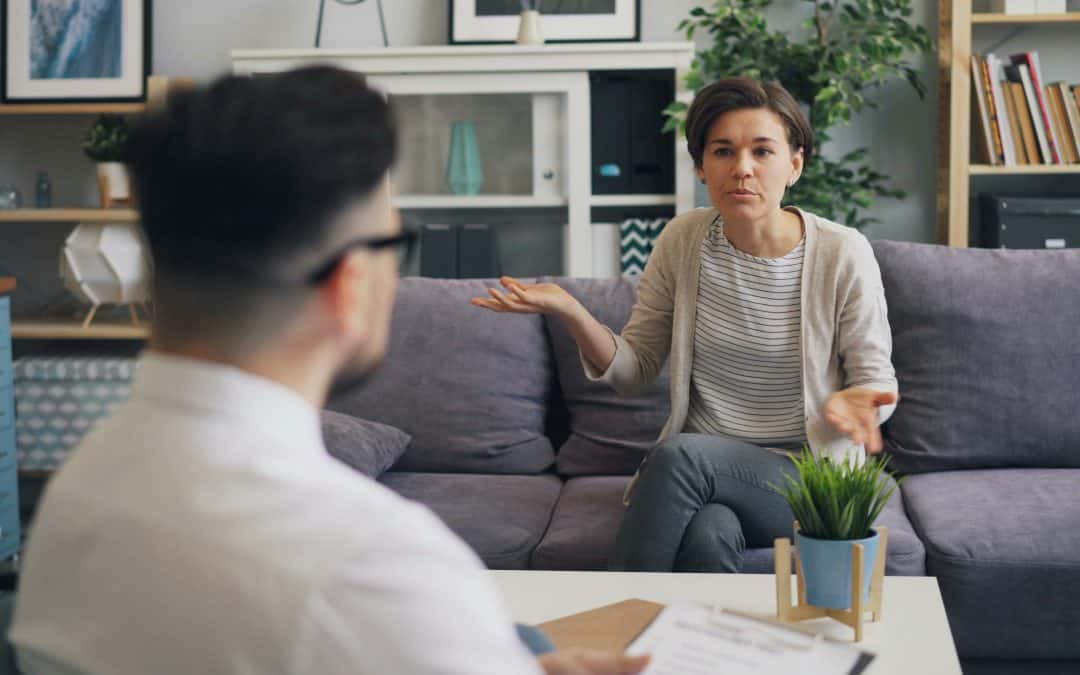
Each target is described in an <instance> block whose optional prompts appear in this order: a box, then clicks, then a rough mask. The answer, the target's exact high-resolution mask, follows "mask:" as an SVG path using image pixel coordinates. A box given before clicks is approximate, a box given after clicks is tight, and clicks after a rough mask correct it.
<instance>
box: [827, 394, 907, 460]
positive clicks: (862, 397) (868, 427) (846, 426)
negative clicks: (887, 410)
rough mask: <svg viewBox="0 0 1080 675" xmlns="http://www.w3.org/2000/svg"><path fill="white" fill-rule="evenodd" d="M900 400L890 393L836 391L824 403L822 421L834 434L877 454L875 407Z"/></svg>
mask: <svg viewBox="0 0 1080 675" xmlns="http://www.w3.org/2000/svg"><path fill="white" fill-rule="evenodd" d="M898 400H900V397H899V396H897V395H896V394H895V393H894V392H891V391H877V390H876V389H869V388H867V387H850V388H848V389H844V390H842V391H838V392H836V393H835V394H833V395H832V396H830V397H829V400H828V401H827V402H826V403H825V419H826V420H827V421H828V422H829V424H831V425H833V427H835V428H836V430H837V431H839V432H840V433H842V434H846V435H847V436H849V437H850V438H851V440H852V441H854V442H855V443H858V444H860V445H865V446H866V450H867V452H869V453H870V454H872V455H876V454H877V453H879V452H881V445H882V444H881V430H880V429H879V428H878V408H880V407H881V406H883V405H891V404H893V403H896V402H897V401H898Z"/></svg>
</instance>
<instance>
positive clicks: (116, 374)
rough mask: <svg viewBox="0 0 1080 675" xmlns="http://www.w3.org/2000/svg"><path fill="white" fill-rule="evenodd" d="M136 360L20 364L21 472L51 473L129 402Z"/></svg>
mask: <svg viewBox="0 0 1080 675" xmlns="http://www.w3.org/2000/svg"><path fill="white" fill-rule="evenodd" d="M134 367H135V361H134V359H121V358H95V357H55V358H22V359H19V360H18V361H16V362H15V366H14V375H15V411H16V412H15V436H16V447H17V449H18V455H19V468H20V469H23V470H52V469H55V468H57V467H58V466H60V465H61V464H62V463H63V462H64V460H65V459H67V456H68V453H69V452H70V451H71V449H72V448H73V447H74V446H75V445H77V444H78V443H79V441H81V440H82V438H83V436H85V435H86V433H87V431H89V430H90V429H91V428H93V426H94V425H95V424H96V423H97V422H98V421H100V420H101V419H102V418H105V417H108V416H109V415H110V414H111V413H112V412H113V411H114V410H115V409H116V407H117V406H118V405H120V404H121V403H123V402H124V401H126V400H127V399H128V398H129V397H130V396H131V377H132V373H133V371H134Z"/></svg>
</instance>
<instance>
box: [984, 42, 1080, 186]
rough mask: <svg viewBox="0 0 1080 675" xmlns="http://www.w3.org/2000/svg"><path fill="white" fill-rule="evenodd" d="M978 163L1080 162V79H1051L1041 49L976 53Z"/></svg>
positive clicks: (996, 164)
mask: <svg viewBox="0 0 1080 675" xmlns="http://www.w3.org/2000/svg"><path fill="white" fill-rule="evenodd" d="M971 79H972V84H973V86H972V88H971V91H972V95H973V96H974V99H975V100H974V104H973V105H972V115H973V117H974V118H975V120H974V132H975V152H976V157H975V161H976V162H981V163H984V164H991V165H994V166H1018V165H1021V164H1074V163H1080V84H1073V85H1069V84H1066V83H1065V82H1050V83H1047V82H1046V80H1045V79H1044V78H1043V75H1042V69H1041V68H1040V67H1039V54H1038V52H1024V53H1023V54H1013V55H1012V56H1010V57H1009V61H1008V62H1007V63H1006V62H1005V61H1003V60H1002V59H1001V58H999V57H997V56H995V55H993V54H986V55H985V56H984V55H981V54H974V55H972V57H971Z"/></svg>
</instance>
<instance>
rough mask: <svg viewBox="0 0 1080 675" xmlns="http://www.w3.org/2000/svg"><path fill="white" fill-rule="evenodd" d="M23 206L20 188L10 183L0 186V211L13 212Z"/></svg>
mask: <svg viewBox="0 0 1080 675" xmlns="http://www.w3.org/2000/svg"><path fill="white" fill-rule="evenodd" d="M21 206H22V195H21V194H20V193H19V188H17V187H15V186H14V185H12V184H10V183H8V184H4V185H0V210H12V209H17V208H19V207H21Z"/></svg>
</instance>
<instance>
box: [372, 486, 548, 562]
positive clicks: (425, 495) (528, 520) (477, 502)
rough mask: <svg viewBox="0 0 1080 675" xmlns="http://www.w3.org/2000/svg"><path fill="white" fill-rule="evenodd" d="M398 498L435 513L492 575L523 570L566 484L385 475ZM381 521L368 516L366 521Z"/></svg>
mask: <svg viewBox="0 0 1080 675" xmlns="http://www.w3.org/2000/svg"><path fill="white" fill-rule="evenodd" d="M379 482H381V483H382V484H383V485H386V486H387V487H389V488H391V489H392V490H394V491H395V492H397V493H398V494H400V495H402V496H404V497H406V498H407V499H412V500H414V501H418V502H420V503H422V504H424V505H425V506H427V507H428V508H430V509H431V510H432V511H434V512H435V514H436V515H438V516H439V517H440V518H442V520H443V522H445V523H446V524H447V526H448V527H449V528H450V529H451V530H453V531H454V532H455V533H456V534H457V535H458V536H459V537H461V538H462V539H464V540H465V542H466V543H467V544H468V545H469V546H471V547H472V548H473V550H474V551H476V554H477V555H478V556H480V558H481V559H483V561H484V564H486V565H487V566H488V567H490V568H492V569H525V568H526V567H528V563H529V556H530V554H531V553H532V551H533V549H535V548H536V545H537V544H538V543H539V542H540V538H541V537H542V536H543V535H544V532H545V530H547V526H548V522H549V521H550V520H551V515H552V512H553V511H554V509H555V502H556V500H557V499H558V498H559V490H560V489H561V487H562V481H561V480H560V479H559V478H558V477H557V476H554V475H551V474H544V475H540V476H503V475H486V476H485V475H481V474H439V473H397V472H393V471H392V472H389V473H384V474H383V475H382V477H381V478H380V479H379ZM367 516H370V517H378V514H366V515H365V517H367Z"/></svg>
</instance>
